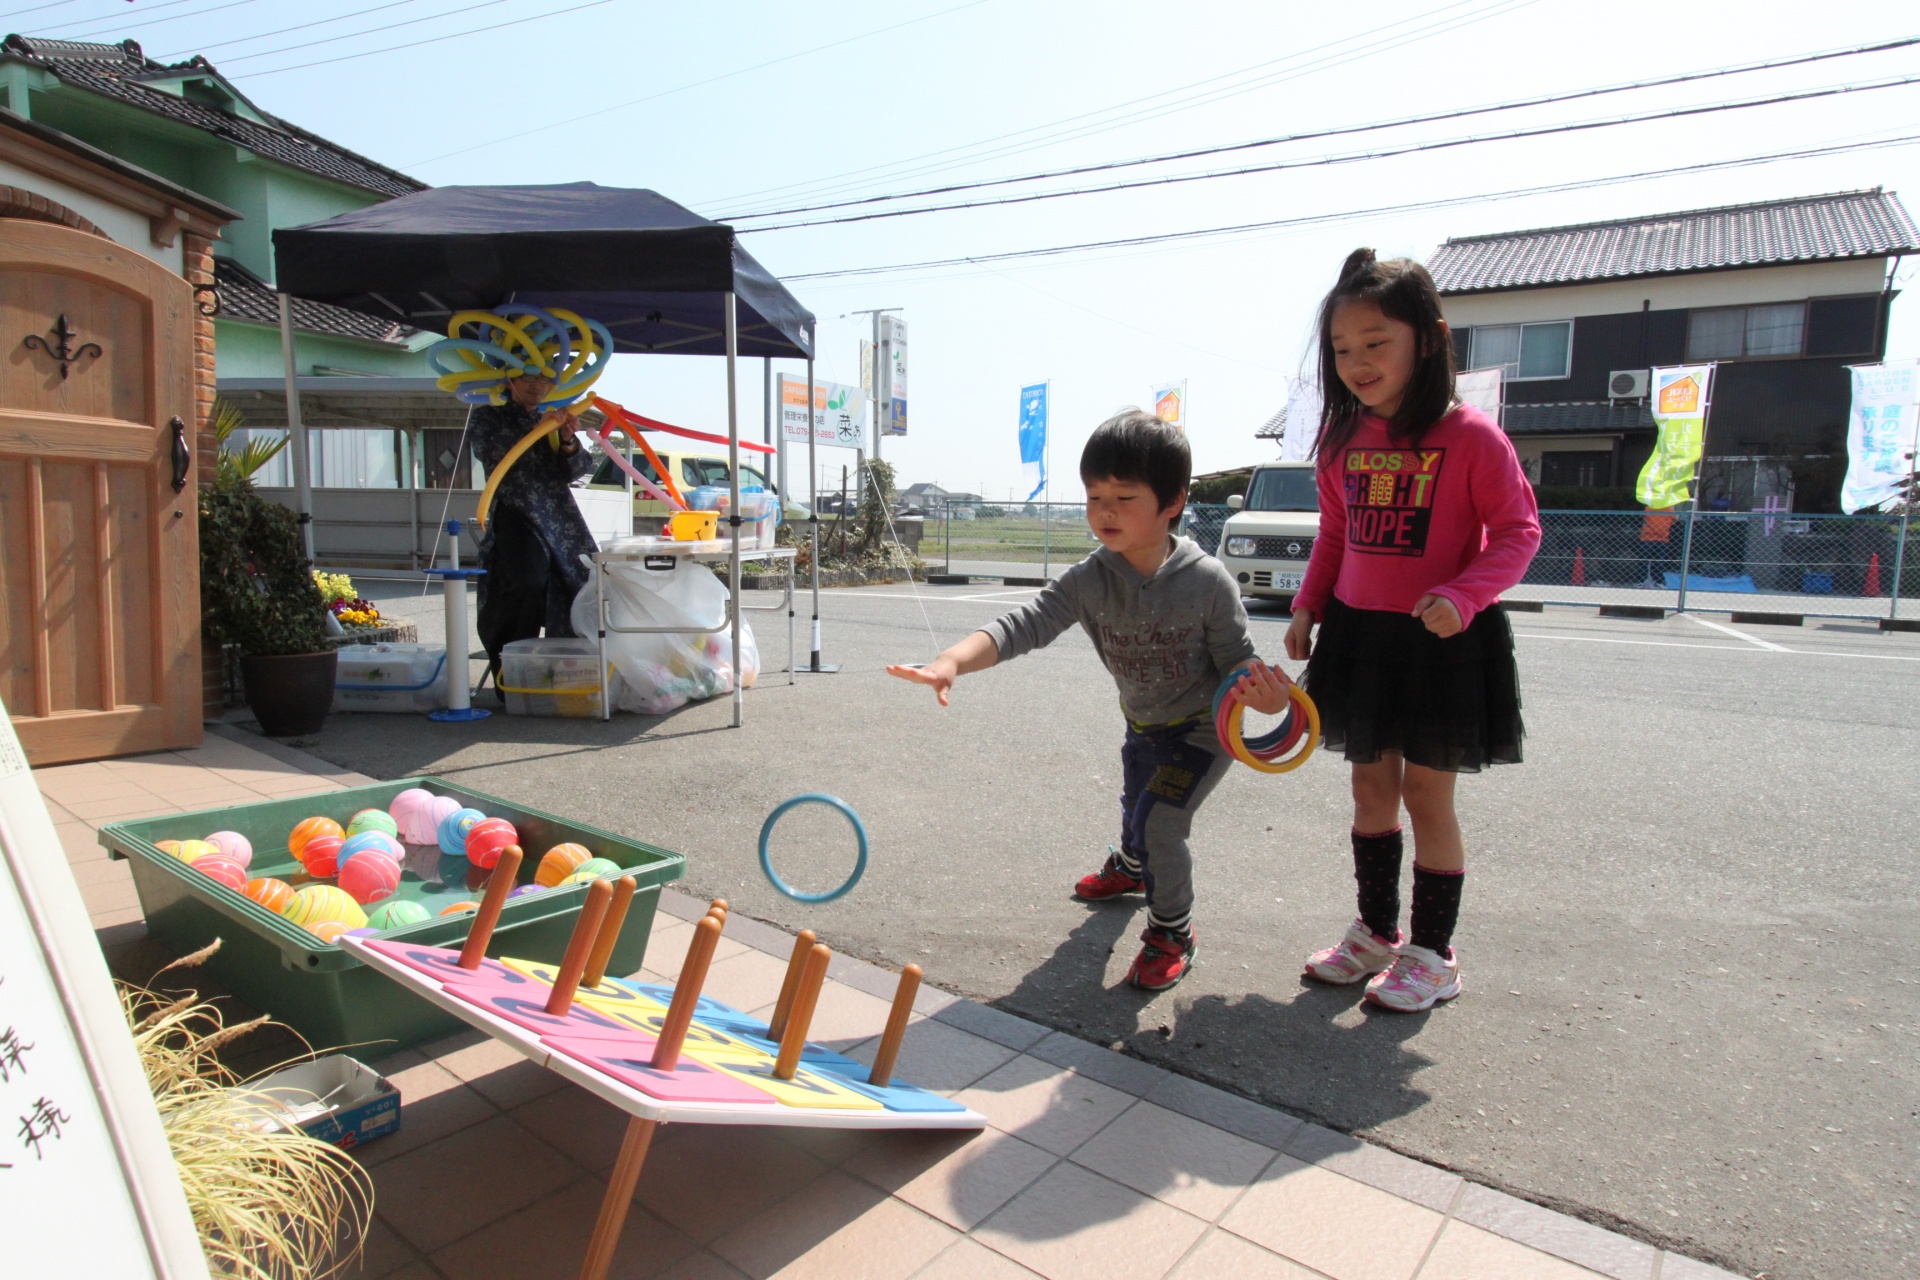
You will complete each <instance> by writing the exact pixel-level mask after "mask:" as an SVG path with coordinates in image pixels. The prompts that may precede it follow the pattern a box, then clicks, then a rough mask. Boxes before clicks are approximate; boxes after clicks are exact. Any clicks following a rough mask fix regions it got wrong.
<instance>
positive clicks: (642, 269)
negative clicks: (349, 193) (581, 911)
mask: <svg viewBox="0 0 1920 1280" xmlns="http://www.w3.org/2000/svg"><path fill="white" fill-rule="evenodd" d="M273 247H274V261H275V269H276V275H277V279H276V287H277V288H278V289H279V290H280V318H281V324H280V330H281V344H282V348H283V352H284V356H285V362H286V368H287V413H288V426H289V429H290V431H291V433H292V434H293V436H294V447H293V455H294V466H295V469H296V481H297V484H298V488H299V490H300V504H301V512H302V515H303V516H306V515H308V514H310V511H311V506H312V497H311V491H310V485H309V482H308V479H307V449H306V433H305V430H304V429H303V428H302V426H301V424H300V421H299V402H298V399H297V396H298V388H297V387H296V386H295V379H294V373H295V366H294V356H293V328H292V323H291V319H290V313H289V310H288V306H287V299H288V298H289V297H299V298H309V299H312V300H314V301H317V302H330V303H334V304H335V305H338V306H344V307H351V308H353V309H354V310H356V311H363V312H366V313H367V314H370V315H375V316H384V317H387V318H389V319H392V320H395V321H397V322H401V323H405V324H411V325H415V326H418V327H420V328H423V329H444V327H445V326H446V323H447V321H448V320H449V319H450V318H451V317H452V315H453V314H454V313H455V312H456V311H463V310H470V309H479V310H491V309H493V308H495V307H498V306H501V305H503V304H506V303H510V302H521V303H527V304H529V305H532V306H537V307H565V308H568V309H570V310H573V311H577V312H579V313H580V314H581V315H584V316H589V317H591V318H593V319H594V320H597V321H599V322H600V323H601V324H603V325H605V326H606V327H607V329H608V331H609V332H610V333H612V334H613V337H614V350H615V351H616V352H625V353H631V354H645V353H649V352H651V353H661V354H676V355H719V356H725V357H726V361H727V438H728V442H729V443H728V457H729V462H730V466H729V470H730V472H731V473H732V477H733V479H732V490H733V507H732V510H733V511H735V512H737V511H738V510H739V509H740V413H739V404H738V394H737V390H736V386H737V384H736V381H735V371H736V365H737V362H738V360H739V358H740V356H742V355H752V356H763V357H767V358H797V359H803V360H805V361H806V362H807V391H808V403H809V404H811V403H812V393H813V340H814V317H813V313H812V312H810V311H808V310H807V309H806V308H805V307H803V306H801V305H800V302H799V300H798V299H796V298H795V297H794V296H793V295H792V294H791V293H789V292H787V290H786V287H785V286H783V285H782V284H781V283H780V282H779V281H778V280H777V279H775V278H774V277H773V276H772V275H771V274H770V273H769V272H768V271H767V269H766V268H765V267H762V266H761V265H760V264H759V263H758V262H756V261H754V258H753V255H751V254H749V253H748V252H747V251H746V250H745V249H743V248H741V246H740V243H739V240H738V239H737V238H736V236H735V234H734V230H733V228H732V227H730V226H727V225H725V224H724V223H718V222H710V221H708V220H707V219H705V218H702V217H700V216H699V215H697V214H695V213H693V212H691V211H690V210H688V209H685V208H683V207H682V206H680V205H678V204H675V203H674V202H673V201H671V200H668V199H667V198H666V197H664V196H662V195H660V194H658V193H657V192H653V191H643V190H634V189H629V188H621V187H603V186H600V185H598V184H597V183H592V182H571V183H562V184H558V185H552V186H524V187H435V188H429V189H428V190H425V191H419V192H415V193H414V194H412V195H407V196H401V197H399V198H397V199H394V200H389V201H386V202H385V203H382V204H376V205H370V206H368V207H367V208H364V209H356V210H354V211H353V212H351V213H344V214H341V215H339V216H338V217H334V218H328V219H326V220H325V221H322V222H314V223H309V224H307V225H306V226H301V227H284V228H281V229H279V230H277V231H275V232H274V233H273ZM807 453H808V472H809V474H810V475H811V474H812V473H813V471H814V467H813V443H812V433H811V432H809V433H808V445H807ZM809 496H810V497H813V496H815V495H812V494H811V493H810V495H809ZM732 530H733V552H732V555H731V557H730V565H729V573H728V585H729V589H730V591H731V592H732V600H733V608H732V610H731V611H732V615H733V641H734V653H735V654H736V655H737V654H738V653H739V652H740V616H741V615H740V610H739V608H738V602H739V595H740V526H739V525H737V524H736V525H733V526H732ZM309 537H311V535H310V534H309ZM813 537H814V542H815V546H814V552H815V555H814V558H813V560H814V571H813V573H814V583H813V585H814V608H813V616H814V635H815V636H816V637H817V636H818V634H819V617H820V606H819V572H820V571H819V555H818V551H819V547H818V539H819V524H818V522H817V521H815V522H814V525H813ZM308 553H309V555H311V553H312V546H311V544H309V546H308ZM451 642H452V637H449V644H450V646H451ZM818 649H819V645H818V642H817V640H816V642H815V644H814V650H815V664H816V665H817V664H818ZM450 651H451V650H450ZM733 706H734V715H733V722H734V724H736V725H738V724H739V723H740V721H741V688H740V681H739V680H737V679H736V680H735V681H734V691H733Z"/></svg>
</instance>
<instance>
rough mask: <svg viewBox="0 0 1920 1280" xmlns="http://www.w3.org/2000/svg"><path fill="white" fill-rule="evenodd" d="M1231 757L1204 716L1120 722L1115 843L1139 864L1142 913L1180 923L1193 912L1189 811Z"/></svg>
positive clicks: (1168, 924) (1164, 923) (1162, 922)
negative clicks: (1124, 734) (1144, 907)
mask: <svg viewBox="0 0 1920 1280" xmlns="http://www.w3.org/2000/svg"><path fill="white" fill-rule="evenodd" d="M1230 760H1231V757H1230V756H1228V755H1227V753H1226V751H1225V749H1224V748H1222V747H1221V745H1220V740H1219V738H1218V737H1216V736H1215V735H1214V732H1213V723H1212V720H1211V718H1210V717H1203V718H1202V719H1201V720H1200V721H1199V722H1198V723H1197V724H1196V723H1195V722H1194V721H1191V720H1189V721H1186V722H1183V723H1181V724H1174V725H1149V726H1145V727H1141V726H1137V725H1131V724H1130V725H1128V726H1127V739H1126V742H1125V744H1124V745H1122V746H1121V748H1120V773H1121V779H1122V781H1121V791H1120V849H1121V851H1122V852H1123V853H1124V854H1125V855H1126V857H1127V860H1128V861H1130V862H1133V863H1135V864H1137V865H1138V866H1139V867H1140V870H1141V875H1142V877H1143V878H1144V879H1145V880H1146V885H1147V918H1148V920H1149V921H1150V922H1151V923H1153V924H1155V925H1158V926H1160V927H1161V928H1167V929H1184V928H1186V927H1187V925H1188V923H1189V921H1190V920H1191V919H1192V916H1193V850H1192V849H1191V848H1189V847H1188V845H1187V836H1188V835H1189V834H1190V833H1191V832H1192V830H1193V816H1194V814H1195V813H1196V812H1197V811H1198V810H1199V808H1200V802H1201V801H1203V800H1205V799H1206V798H1207V796H1208V795H1209V794H1211V793H1212V791H1213V789H1214V788H1215V787H1216V786H1218V785H1219V784H1220V779H1221V778H1223V777H1225V776H1226V772H1227V765H1228V763H1229V762H1230Z"/></svg>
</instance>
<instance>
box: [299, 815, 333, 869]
mask: <svg viewBox="0 0 1920 1280" xmlns="http://www.w3.org/2000/svg"><path fill="white" fill-rule="evenodd" d="M346 835H347V833H346V831H345V830H343V829H342V828H341V826H340V824H339V823H337V822H335V821H334V820H333V819H332V818H307V819H305V820H304V821H302V822H301V823H300V825H299V826H297V827H295V828H294V829H293V833H292V834H291V835H289V836H288V837H287V852H288V853H291V854H292V855H293V856H294V857H296V858H299V859H300V861H301V862H305V861H306V858H305V857H304V856H303V855H302V852H301V851H302V850H304V849H305V848H306V847H307V841H309V840H311V839H313V838H314V837H315V836H339V837H340V838H341V839H343V840H344V839H345V838H346Z"/></svg>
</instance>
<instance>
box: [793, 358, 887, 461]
mask: <svg viewBox="0 0 1920 1280" xmlns="http://www.w3.org/2000/svg"><path fill="white" fill-rule="evenodd" d="M780 432H781V434H782V435H783V436H784V437H785V438H786V439H788V440H796V441H799V442H800V443H801V444H805V443H806V441H807V380H806V379H805V378H789V377H788V376H787V375H786V374H781V375H780ZM866 432H867V398H866V397H865V396H863V395H861V394H860V389H859V388H858V387H849V386H847V385H845V384H844V383H839V382H825V381H822V380H820V379H818V378H816V379H814V383H813V439H814V443H815V444H819V445H834V446H836V447H838V448H842V449H858V448H860V447H861V446H863V445H864V444H865V443H866Z"/></svg>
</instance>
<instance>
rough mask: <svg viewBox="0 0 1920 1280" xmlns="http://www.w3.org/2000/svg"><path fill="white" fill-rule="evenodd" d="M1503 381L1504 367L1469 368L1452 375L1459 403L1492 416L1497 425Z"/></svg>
mask: <svg viewBox="0 0 1920 1280" xmlns="http://www.w3.org/2000/svg"><path fill="white" fill-rule="evenodd" d="M1505 381H1506V370H1504V369H1499V368H1494V369H1469V370H1467V371H1466V372H1465V373H1457V374H1455V375H1454V376H1453V394H1454V395H1456V396H1458V397H1459V398H1460V403H1461V404H1464V405H1470V406H1471V407H1473V408H1475V409H1478V410H1479V411H1480V412H1482V413H1484V414H1486V415H1487V416H1488V417H1489V418H1492V419H1493V424H1494V425H1495V426H1496V427H1497V426H1499V425H1500V409H1501V405H1502V402H1503V401H1504V400H1505V394H1504V392H1503V391H1502V389H1501V388H1502V386H1503V385H1504V383H1505Z"/></svg>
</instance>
